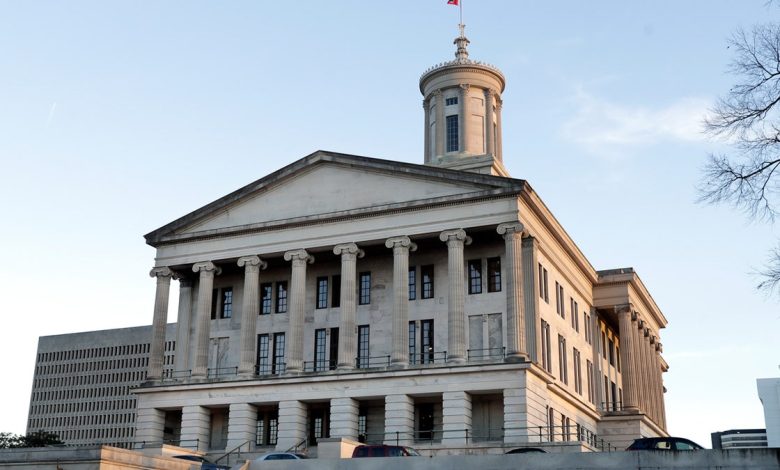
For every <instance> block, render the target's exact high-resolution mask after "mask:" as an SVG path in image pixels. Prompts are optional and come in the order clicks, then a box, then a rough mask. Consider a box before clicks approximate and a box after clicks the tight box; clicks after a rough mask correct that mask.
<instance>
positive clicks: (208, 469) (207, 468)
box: [173, 454, 230, 470]
mask: <svg viewBox="0 0 780 470" xmlns="http://www.w3.org/2000/svg"><path fill="white" fill-rule="evenodd" d="M173 458H174V459H182V460H189V461H191V462H198V463H200V468H201V470H229V469H230V467H228V466H227V465H217V464H215V463H213V462H211V461H210V460H209V459H207V458H206V457H202V456H200V455H194V454H185V455H174V456H173Z"/></svg>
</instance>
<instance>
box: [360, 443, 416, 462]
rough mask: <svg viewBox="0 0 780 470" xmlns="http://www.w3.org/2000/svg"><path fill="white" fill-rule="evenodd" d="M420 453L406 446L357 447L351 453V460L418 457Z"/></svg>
mask: <svg viewBox="0 0 780 470" xmlns="http://www.w3.org/2000/svg"><path fill="white" fill-rule="evenodd" d="M419 456H420V453H419V452H417V451H416V450H414V449H412V448H411V447H406V446H388V445H366V446H357V447H355V450H353V451H352V458H353V459H355V458H358V457H419Z"/></svg>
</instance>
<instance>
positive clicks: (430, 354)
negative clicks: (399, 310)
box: [420, 320, 434, 364]
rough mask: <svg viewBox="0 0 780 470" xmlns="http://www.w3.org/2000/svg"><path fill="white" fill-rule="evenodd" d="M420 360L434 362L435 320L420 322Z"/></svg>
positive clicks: (426, 362) (427, 362) (424, 362)
mask: <svg viewBox="0 0 780 470" xmlns="http://www.w3.org/2000/svg"><path fill="white" fill-rule="evenodd" d="M420 330H421V331H420V355H421V357H420V362H421V363H422V364H431V363H433V358H434V351H433V320H422V321H421V322H420Z"/></svg>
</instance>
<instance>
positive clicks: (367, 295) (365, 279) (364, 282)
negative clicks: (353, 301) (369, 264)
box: [358, 271, 371, 305]
mask: <svg viewBox="0 0 780 470" xmlns="http://www.w3.org/2000/svg"><path fill="white" fill-rule="evenodd" d="M358 303H359V304H360V305H368V304H370V303H371V272H370V271H366V272H363V273H360V295H359V299H358Z"/></svg>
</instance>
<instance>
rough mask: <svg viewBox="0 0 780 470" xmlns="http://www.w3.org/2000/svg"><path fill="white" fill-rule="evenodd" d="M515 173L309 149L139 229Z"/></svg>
mask: <svg viewBox="0 0 780 470" xmlns="http://www.w3.org/2000/svg"><path fill="white" fill-rule="evenodd" d="M518 183H522V181H521V180H512V179H509V178H500V177H494V176H489V175H479V174H473V173H466V172H462V171H453V170H444V169H440V168H435V167H426V166H423V165H411V164H407V163H400V162H391V161H387V160H377V159H369V158H366V157H357V156H349V155H342V154H329V153H325V152H317V153H315V154H312V155H310V156H308V157H305V158H304V159H302V160H299V161H298V162H295V163H293V164H291V165H289V166H288V167H285V168H283V169H282V170H279V171H278V172H275V173H272V174H271V175H268V176H267V177H265V178H262V179H260V180H258V181H256V182H254V183H251V184H250V185H247V186H245V187H244V188H241V189H239V190H238V191H236V192H234V193H231V194H229V195H227V196H225V197H223V198H221V199H219V200H217V201H214V202H213V203H211V204H209V205H207V206H204V207H203V208H201V209H198V210H197V211H195V212H193V213H191V214H188V215H187V216H184V217H182V218H181V219H179V220H177V221H174V222H172V223H171V224H168V225H166V226H164V227H162V228H160V229H158V230H156V231H154V232H152V233H150V234H148V235H147V236H146V238H147V242H148V243H150V244H152V245H154V244H155V243H156V242H160V241H163V240H164V239H166V238H171V237H172V238H175V239H182V238H188V237H189V236H193V235H197V234H207V233H208V234H217V233H225V232H229V231H231V230H237V229H242V228H243V229H246V228H248V227H258V226H262V225H266V224H271V223H276V222H280V221H290V220H301V219H311V218H315V219H327V218H329V217H338V216H346V215H350V214H354V213H357V212H360V213H366V212H367V211H368V212H370V211H372V210H375V209H376V210H378V209H382V208H385V209H386V208H391V207H392V208H404V207H409V206H413V205H420V204H425V203H426V202H427V201H443V200H448V199H453V198H454V199H463V198H468V197H470V196H478V195H481V194H486V193H491V192H496V191H500V192H504V191H507V190H510V191H511V190H513V189H517V187H518Z"/></svg>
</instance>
